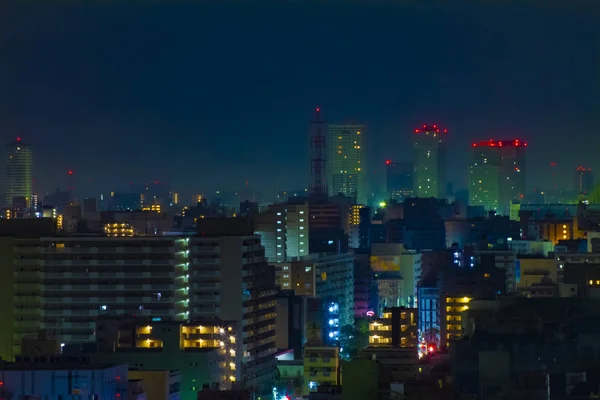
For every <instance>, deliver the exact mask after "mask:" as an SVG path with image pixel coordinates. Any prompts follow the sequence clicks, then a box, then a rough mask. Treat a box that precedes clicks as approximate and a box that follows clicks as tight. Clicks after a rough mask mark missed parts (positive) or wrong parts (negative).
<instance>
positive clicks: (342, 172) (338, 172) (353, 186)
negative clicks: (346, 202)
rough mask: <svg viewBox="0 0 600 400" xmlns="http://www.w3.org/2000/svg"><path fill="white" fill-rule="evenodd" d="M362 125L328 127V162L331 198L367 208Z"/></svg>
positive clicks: (363, 130)
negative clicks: (337, 197)
mask: <svg viewBox="0 0 600 400" xmlns="http://www.w3.org/2000/svg"><path fill="white" fill-rule="evenodd" d="M365 131H366V127H365V126H363V125H329V134H328V142H329V143H328V147H329V157H328V160H327V168H328V177H329V180H328V182H329V194H330V195H331V196H337V195H338V194H343V195H344V196H347V197H352V198H354V199H355V200H356V203H357V204H363V205H367V203H368V195H369V194H368V189H367V179H366V172H367V166H366V164H365V147H364V144H365V142H364V136H365Z"/></svg>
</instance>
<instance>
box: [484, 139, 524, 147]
mask: <svg viewBox="0 0 600 400" xmlns="http://www.w3.org/2000/svg"><path fill="white" fill-rule="evenodd" d="M477 146H485V147H521V146H524V147H525V146H527V142H523V141H522V140H519V139H514V140H493V139H490V140H488V141H487V142H477V143H473V147H477Z"/></svg>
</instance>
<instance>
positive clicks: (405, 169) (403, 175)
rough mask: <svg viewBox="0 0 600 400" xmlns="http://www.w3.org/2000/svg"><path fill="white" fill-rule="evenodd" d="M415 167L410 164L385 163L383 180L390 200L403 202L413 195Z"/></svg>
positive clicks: (389, 161) (388, 161)
mask: <svg viewBox="0 0 600 400" xmlns="http://www.w3.org/2000/svg"><path fill="white" fill-rule="evenodd" d="M414 172H415V167H414V164H413V163H410V162H394V161H392V160H387V161H386V162H385V175H386V176H385V180H386V186H387V194H388V196H389V198H390V199H392V200H398V201H404V199H406V198H408V197H413V195H414V182H413V175H414Z"/></svg>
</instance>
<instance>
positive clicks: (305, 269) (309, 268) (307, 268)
mask: <svg viewBox="0 0 600 400" xmlns="http://www.w3.org/2000/svg"><path fill="white" fill-rule="evenodd" d="M310 271H312V267H304V272H310Z"/></svg>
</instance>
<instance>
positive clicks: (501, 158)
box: [469, 139, 527, 215]
mask: <svg viewBox="0 0 600 400" xmlns="http://www.w3.org/2000/svg"><path fill="white" fill-rule="evenodd" d="M472 148H473V152H472V158H471V167H470V171H469V203H470V205H472V206H484V207H485V209H486V210H491V211H496V212H498V213H499V214H502V215H509V212H510V205H511V203H513V202H519V201H521V199H522V198H523V197H524V195H525V176H526V174H525V172H526V158H525V149H526V148H527V143H526V142H523V141H520V140H518V139H514V140H490V141H487V142H479V143H474V144H473V147H472Z"/></svg>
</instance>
